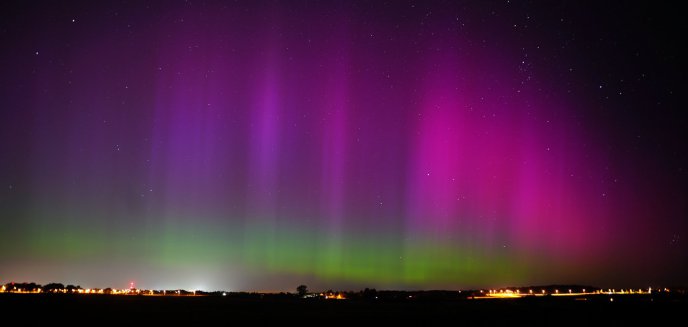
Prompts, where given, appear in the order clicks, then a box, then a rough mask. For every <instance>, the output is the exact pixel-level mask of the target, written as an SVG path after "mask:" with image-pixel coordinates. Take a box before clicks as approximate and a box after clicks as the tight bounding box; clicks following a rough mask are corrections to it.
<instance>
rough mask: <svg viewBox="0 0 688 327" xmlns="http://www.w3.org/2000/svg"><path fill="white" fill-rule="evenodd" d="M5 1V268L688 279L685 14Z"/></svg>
mask: <svg viewBox="0 0 688 327" xmlns="http://www.w3.org/2000/svg"><path fill="white" fill-rule="evenodd" d="M601 2H603V3H601V4H600V3H598V1H594V2H589V3H583V2H579V1H570V2H568V1H567V2H554V1H543V2H531V1H527V2H520V1H511V2H510V1H494V2H488V1H468V2H464V3H462V2H459V1H442V2H439V1H438V2H434V1H390V2H389V3H386V2H382V1H322V2H320V1H284V2H276V1H269V2H262V1H246V2H241V1H240V2H229V1H226V2H213V1H206V2H203V1H186V2H182V1H161V2H151V3H147V2H144V1H87V2H82V3H76V2H62V1H53V2H45V3H42V2H22V3H21V4H19V3H13V2H12V1H10V2H3V3H2V4H1V5H0V46H1V50H0V223H1V224H0V282H2V283H6V282H10V281H17V282H21V281H34V282H38V283H47V282H53V281H54V282H63V283H65V284H67V283H70V284H80V285H81V286H83V287H118V288H124V287H127V286H128V285H129V282H131V281H134V282H136V285H137V286H139V287H142V288H155V289H161V288H168V289H176V288H185V289H204V290H218V289H222V290H258V291H262V290H268V291H292V292H293V291H294V290H295V287H296V286H297V285H299V284H306V285H308V286H309V288H310V289H314V290H326V289H358V288H362V287H375V288H378V289H437V288H443V289H462V288H474V287H500V286H511V285H531V284H550V283H580V284H590V285H595V286H601V287H647V286H650V285H667V286H671V285H686V283H687V282H688V279H687V278H688V277H687V276H688V245H687V244H688V242H687V241H688V221H687V220H688V216H687V215H688V202H687V199H688V174H687V171H686V170H687V169H688V167H686V163H687V159H688V153H687V147H686V141H685V139H686V138H687V137H686V136H687V135H686V134H688V133H687V130H688V123H687V119H686V117H687V116H688V114H687V113H684V111H685V110H687V109H688V106H686V101H685V96H686V91H687V90H686V86H687V83H686V74H685V72H686V70H685V69H684V68H685V62H684V61H683V60H684V59H685V58H686V57H688V56H687V54H686V53H685V51H684V50H683V48H684V47H685V46H686V36H685V34H684V33H685V31H686V30H688V28H687V26H685V25H686V23H685V17H683V15H681V14H680V13H679V12H678V10H677V9H676V8H672V7H671V6H670V5H668V4H666V5H664V6H663V7H661V6H662V5H656V4H655V5H649V4H646V5H631V4H630V3H627V2H626V1H621V2H618V3H614V2H607V1H601Z"/></svg>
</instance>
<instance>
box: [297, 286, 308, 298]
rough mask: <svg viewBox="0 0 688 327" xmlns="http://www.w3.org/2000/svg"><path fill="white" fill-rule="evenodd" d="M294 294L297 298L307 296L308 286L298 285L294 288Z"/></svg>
mask: <svg viewBox="0 0 688 327" xmlns="http://www.w3.org/2000/svg"><path fill="white" fill-rule="evenodd" d="M296 293H298V294H299V296H305V295H306V294H308V286H306V285H299V287H297V288H296Z"/></svg>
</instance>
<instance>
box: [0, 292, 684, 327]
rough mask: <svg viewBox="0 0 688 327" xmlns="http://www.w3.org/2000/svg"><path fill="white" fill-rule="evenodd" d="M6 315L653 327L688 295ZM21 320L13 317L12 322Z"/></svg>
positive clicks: (88, 303) (27, 309) (110, 299)
mask: <svg viewBox="0 0 688 327" xmlns="http://www.w3.org/2000/svg"><path fill="white" fill-rule="evenodd" d="M0 310H1V311H2V312H4V313H5V315H4V316H5V317H9V316H12V317H13V318H16V319H18V321H23V322H36V321H52V322H57V321H68V322H76V323H82V324H103V323H116V322H127V321H128V322H132V323H135V322H137V321H138V322H140V321H152V322H204V321H217V322H224V323H231V322H234V321H246V320H251V321H254V322H256V323H258V324H262V323H266V322H280V323H287V322H289V323H291V322H295V321H296V322H301V323H305V324H315V325H320V324H329V323H333V322H342V321H347V322H351V323H365V322H366V321H368V322H371V321H377V322H420V321H432V322H451V324H452V325H495V324H498V323H509V324H517V325H599V324H600V323H602V322H604V323H608V324H611V325H623V324H626V323H634V325H635V324H637V323H638V322H648V323H651V324H652V325H658V324H668V323H669V322H672V321H678V322H679V325H682V324H684V323H685V322H686V321H687V320H688V298H687V297H686V296H670V297H653V296H615V297H613V300H612V298H611V297H609V296H605V295H597V296H590V297H586V298H585V299H582V298H578V299H574V298H551V297H547V298H522V299H490V300H467V299H458V300H456V301H447V300H442V301H431V300H428V301H348V300H343V301H337V300H312V299H298V298H293V299H237V298H230V297H222V296H198V297H190V296H189V297H183V296H182V297H175V296H167V297H162V296H160V297H156V296H109V295H65V294H59V295H51V294H0ZM13 321H14V319H13Z"/></svg>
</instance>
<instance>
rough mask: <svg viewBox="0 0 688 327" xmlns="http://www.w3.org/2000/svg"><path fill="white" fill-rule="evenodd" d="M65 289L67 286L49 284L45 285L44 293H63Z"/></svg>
mask: <svg viewBox="0 0 688 327" xmlns="http://www.w3.org/2000/svg"><path fill="white" fill-rule="evenodd" d="M64 288H65V286H64V284H62V283H49V284H45V286H43V291H44V292H50V293H55V292H61V291H62V290H63V289H64Z"/></svg>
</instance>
